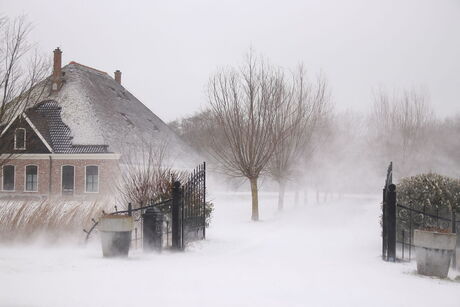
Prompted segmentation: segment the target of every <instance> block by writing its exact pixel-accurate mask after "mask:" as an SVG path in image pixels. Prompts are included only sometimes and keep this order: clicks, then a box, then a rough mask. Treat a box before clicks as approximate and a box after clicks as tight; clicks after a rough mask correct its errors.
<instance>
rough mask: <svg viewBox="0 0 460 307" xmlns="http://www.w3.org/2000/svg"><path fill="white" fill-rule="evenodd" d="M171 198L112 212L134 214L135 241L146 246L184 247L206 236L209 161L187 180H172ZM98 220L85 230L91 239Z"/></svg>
mask: <svg viewBox="0 0 460 307" xmlns="http://www.w3.org/2000/svg"><path fill="white" fill-rule="evenodd" d="M172 186H173V188H172V197H171V198H170V199H166V200H162V201H158V202H153V201H152V202H151V203H150V204H148V205H146V206H142V205H141V206H140V207H139V208H135V209H133V208H132V205H131V204H128V209H127V210H122V211H119V210H118V209H117V207H115V211H114V212H112V213H109V214H110V215H115V214H127V215H130V216H133V217H134V222H135V225H136V226H135V228H134V231H133V233H132V245H133V246H134V247H135V248H137V247H139V246H140V245H142V248H143V249H144V250H152V249H153V250H162V249H164V248H171V249H176V250H183V249H185V247H186V246H187V244H188V243H190V242H193V241H196V240H203V239H205V238H206V225H207V221H206V217H207V211H206V210H207V209H206V163H205V162H203V163H202V164H200V165H199V166H198V167H197V168H195V169H194V170H193V171H192V173H191V175H190V177H189V178H188V180H187V182H186V183H185V184H184V185H181V183H180V182H179V181H175V182H172ZM103 214H106V213H105V212H103ZM97 224H98V221H96V220H94V219H93V225H92V227H91V228H90V229H89V230H88V231H86V230H84V231H85V232H86V234H87V236H86V238H87V239H88V238H89V236H90V234H91V233H92V231H93V230H94V229H95V228H96V226H97Z"/></svg>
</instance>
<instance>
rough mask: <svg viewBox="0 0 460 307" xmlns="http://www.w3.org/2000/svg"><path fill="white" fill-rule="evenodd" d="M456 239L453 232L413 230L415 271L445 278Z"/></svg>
mask: <svg viewBox="0 0 460 307" xmlns="http://www.w3.org/2000/svg"><path fill="white" fill-rule="evenodd" d="M456 241H457V236H456V235H455V233H441V232H435V231H425V230H419V229H417V230H415V232H414V245H415V253H416V259H417V272H418V273H419V274H422V275H428V276H438V277H441V278H446V277H447V274H448V273H449V267H450V261H451V258H452V255H453V253H454V250H455V245H456Z"/></svg>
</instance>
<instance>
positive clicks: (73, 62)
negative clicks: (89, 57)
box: [69, 61, 109, 75]
mask: <svg viewBox="0 0 460 307" xmlns="http://www.w3.org/2000/svg"><path fill="white" fill-rule="evenodd" d="M70 64H76V65H80V66H82V67H85V68H89V69H92V70H95V71H97V72H100V73H103V74H106V75H109V74H108V73H107V72H105V71H102V70H99V69H96V68H93V67H91V66H87V65H83V64H80V63H78V62H75V61H71V62H70V63H69V65H70Z"/></svg>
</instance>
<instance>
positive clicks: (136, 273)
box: [0, 194, 460, 307]
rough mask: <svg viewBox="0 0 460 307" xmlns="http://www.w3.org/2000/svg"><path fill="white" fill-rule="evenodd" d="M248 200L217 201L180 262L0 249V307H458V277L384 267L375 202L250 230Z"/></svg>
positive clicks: (68, 250) (269, 209) (268, 200)
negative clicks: (201, 234)
mask: <svg viewBox="0 0 460 307" xmlns="http://www.w3.org/2000/svg"><path fill="white" fill-rule="evenodd" d="M249 199H250V198H249V195H247V194H216V195H215V197H214V200H215V207H216V210H215V215H214V220H213V224H212V226H211V228H209V229H208V232H207V236H208V238H207V240H206V241H203V242H198V243H197V244H195V245H194V246H192V247H191V248H189V249H188V250H187V252H185V253H169V252H164V253H162V254H143V253H142V251H140V250H137V251H133V252H132V253H131V255H130V257H129V258H128V259H103V258H102V256H101V251H100V247H99V245H98V242H97V241H95V242H93V243H91V244H89V245H87V246H65V247H62V246H61V247H43V246H40V245H35V246H27V247H26V246H17V245H16V246H0V306H47V307H51V306H133V307H134V306H187V307H189V306H213V307H218V306H264V307H269V306H417V307H421V306H443V307H447V306H455V307H458V306H460V296H459V294H460V282H458V281H455V278H456V276H458V275H460V273H459V272H455V271H452V272H450V276H449V277H450V279H449V280H440V279H436V278H428V277H421V276H418V275H416V274H415V264H414V263H411V264H401V263H398V264H394V263H385V262H383V261H382V260H381V259H380V250H381V245H380V244H381V243H380V235H379V233H380V229H379V227H380V226H379V222H378V219H379V218H378V216H379V205H378V202H379V199H378V198H377V197H375V198H372V197H347V198H344V199H342V200H340V201H331V202H329V203H324V204H321V205H313V204H309V205H307V206H299V207H297V208H295V207H294V206H293V205H292V204H290V203H289V200H288V201H287V203H288V204H287V209H286V210H285V212H284V213H282V214H278V213H276V210H275V206H276V197H275V195H274V194H272V195H271V194H265V195H263V196H262V197H261V217H262V219H263V221H261V222H258V223H253V222H250V221H249V216H250V206H249Z"/></svg>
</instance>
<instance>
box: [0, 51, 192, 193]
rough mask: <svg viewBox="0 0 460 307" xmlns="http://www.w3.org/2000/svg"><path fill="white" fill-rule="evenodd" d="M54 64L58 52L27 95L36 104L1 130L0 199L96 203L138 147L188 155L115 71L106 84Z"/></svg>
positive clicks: (104, 77)
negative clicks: (66, 199)
mask: <svg viewBox="0 0 460 307" xmlns="http://www.w3.org/2000/svg"><path fill="white" fill-rule="evenodd" d="M61 62H62V52H61V50H60V49H59V48H57V49H55V50H54V64H53V73H52V75H51V76H50V77H48V78H47V79H46V80H43V81H42V82H41V83H40V84H39V85H37V88H34V89H33V91H34V92H35V93H37V92H40V93H43V94H41V96H40V99H39V100H38V101H37V102H36V103H34V104H33V105H31V106H29V107H28V108H26V109H25V111H24V112H22V113H20V114H17V116H16V117H15V119H14V120H13V121H11V122H9V123H8V124H5V125H3V127H2V126H0V144H4V145H5V144H7V146H6V149H2V151H3V152H2V159H3V163H2V169H1V177H0V179H1V180H0V197H2V198H33V199H38V198H49V197H54V196H56V197H77V198H98V197H100V196H102V195H106V194H109V193H111V192H112V189H113V187H114V184H115V179H116V176H118V175H119V174H120V167H119V166H120V163H121V161H123V157H124V156H126V155H129V154H130V152H132V151H136V150H140V148H142V146H146V145H149V146H156V145H158V144H160V143H164V142H168V144H169V151H170V152H174V153H175V154H176V155H177V156H181V155H182V156H184V155H187V154H188V155H190V149H189V148H188V147H187V145H185V144H184V143H183V142H182V141H181V140H180V139H179V137H178V136H177V135H176V134H175V133H174V132H173V131H172V130H171V129H170V128H169V127H168V126H167V125H166V124H165V123H164V122H163V121H162V120H161V119H160V118H158V117H157V116H156V115H155V114H153V112H152V111H150V110H149V109H148V108H147V107H146V106H145V105H144V104H142V103H141V102H140V101H139V100H138V99H136V98H135V97H134V96H133V95H132V94H131V93H130V92H129V91H127V90H126V89H125V88H124V87H123V85H122V83H121V72H120V71H119V70H117V71H116V72H115V74H114V78H112V77H111V76H109V75H108V74H107V73H105V72H102V71H100V70H97V69H94V68H91V67H88V66H85V65H82V64H79V63H76V62H70V63H69V64H68V65H66V66H64V67H61ZM155 144H156V145H155ZM3 148H5V147H3Z"/></svg>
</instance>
